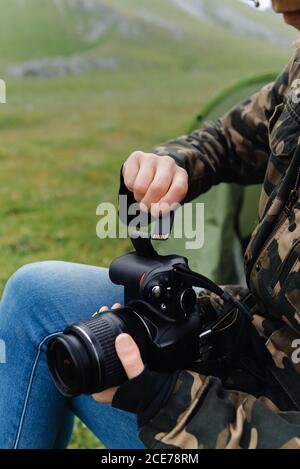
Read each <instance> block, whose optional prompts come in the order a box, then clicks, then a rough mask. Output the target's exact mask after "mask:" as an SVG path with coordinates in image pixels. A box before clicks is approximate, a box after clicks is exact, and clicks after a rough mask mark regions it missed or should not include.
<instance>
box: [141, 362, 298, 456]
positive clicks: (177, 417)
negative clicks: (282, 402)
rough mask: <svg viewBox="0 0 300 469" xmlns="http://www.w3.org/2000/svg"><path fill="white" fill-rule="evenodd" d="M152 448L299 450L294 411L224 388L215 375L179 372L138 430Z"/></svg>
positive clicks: (295, 413) (296, 419) (143, 439)
mask: <svg viewBox="0 0 300 469" xmlns="http://www.w3.org/2000/svg"><path fill="white" fill-rule="evenodd" d="M140 438H141V439H142V441H143V442H144V444H145V445H146V446H147V447H149V448H156V449H178V448H181V449H203V448H208V449H212V448H216V449H260V448H261V449H262V448H272V449H277V448H286V449H287V448H290V449H292V448H294V449H300V413H299V412H298V413H297V412H280V411H279V409H278V408H277V407H276V406H275V404H273V403H272V402H271V401H270V400H268V399H261V400H260V399H256V398H255V397H253V396H251V395H248V394H245V393H241V392H238V391H228V390H225V389H224V388H223V387H222V383H221V381H220V380H219V379H217V378H214V377H203V376H201V375H199V374H197V373H194V372H190V371H183V372H181V373H180V375H179V378H178V381H177V384H176V386H175V388H174V391H173V394H172V396H171V398H170V399H169V401H168V403H167V405H166V406H165V407H164V408H163V409H162V410H160V412H159V413H158V414H157V415H156V416H155V417H154V418H153V419H152V420H151V421H150V422H149V423H148V424H147V425H145V426H144V427H142V429H141V431H140Z"/></svg>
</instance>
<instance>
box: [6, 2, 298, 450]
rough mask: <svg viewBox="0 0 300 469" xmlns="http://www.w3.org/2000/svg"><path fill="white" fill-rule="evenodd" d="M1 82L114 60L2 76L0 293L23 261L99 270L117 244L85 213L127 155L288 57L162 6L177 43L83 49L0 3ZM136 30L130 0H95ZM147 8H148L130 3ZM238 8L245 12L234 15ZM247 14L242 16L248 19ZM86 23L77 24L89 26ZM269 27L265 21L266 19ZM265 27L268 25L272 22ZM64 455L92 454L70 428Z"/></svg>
mask: <svg viewBox="0 0 300 469" xmlns="http://www.w3.org/2000/svg"><path fill="white" fill-rule="evenodd" d="M4 1H5V5H6V7H5V8H3V9H2V8H1V11H2V12H3V15H2V22H3V28H2V30H1V33H0V34H1V36H0V38H1V41H0V71H1V73H0V75H1V76H2V77H5V69H6V67H7V66H9V65H11V64H14V63H16V62H18V61H23V60H29V59H31V58H41V57H46V56H55V55H69V54H72V53H75V52H76V53H79V52H80V53H82V54H87V55H90V56H107V57H109V56H113V57H117V58H118V60H120V63H121V65H120V66H119V67H118V69H117V70H114V71H101V72H100V71H98V72H96V71H94V72H92V71H91V72H89V73H87V74H85V75H81V76H69V77H64V78H53V79H47V80H46V79H37V78H35V79H30V78H27V79H23V80H13V79H7V100H8V103H7V104H6V105H5V106H1V108H0V112H1V114H0V134H1V146H0V167H1V170H0V220H1V223H0V239H1V243H0V262H1V264H0V265H1V268H0V291H1V290H2V288H3V287H4V284H5V282H6V280H7V278H8V277H9V276H10V275H11V274H12V273H13V272H14V271H15V270H16V269H17V268H18V267H20V266H22V265H23V264H25V263H28V262H33V261H39V260H45V259H62V260H67V261H73V262H81V263H86V264H97V265H104V266H108V265H109V263H110V262H111V260H112V259H113V258H114V257H116V256H117V255H120V254H121V253H123V252H124V251H125V250H126V249H127V247H128V245H129V244H128V242H127V241H114V240H109V241H105V242H103V241H101V240H99V239H97V237H96V232H95V229H96V223H97V217H96V214H95V212H96V207H97V205H98V204H99V203H100V202H104V201H106V202H109V201H115V200H116V195H117V187H118V172H119V168H120V165H121V163H122V161H123V160H124V159H125V158H126V157H127V156H128V155H129V153H130V152H132V151H133V150H136V149H143V150H150V149H151V148H152V147H153V145H154V144H156V143H158V142H161V141H164V140H166V139H167V138H170V137H173V136H176V135H180V134H182V133H183V132H184V131H185V130H186V129H187V128H188V127H189V125H190V122H191V121H192V120H193V118H194V116H195V115H196V114H197V113H198V112H199V111H200V109H201V107H202V106H203V105H204V104H205V103H207V101H208V100H209V99H210V97H212V96H214V95H215V94H216V93H218V92H219V91H220V90H222V89H223V87H224V86H226V85H228V84H229V83H231V82H232V81H234V80H238V79H240V78H244V77H247V76H249V75H253V74H256V73H260V72H266V71H273V70H280V69H281V68H282V66H283V65H284V64H285V62H286V61H287V59H288V57H289V55H290V51H288V50H285V49H284V48H280V47H276V46H275V45H271V44H269V43H267V42H265V41H262V40H259V39H255V38H253V39H251V40H249V39H248V38H247V37H245V36H239V35H234V34H233V33H232V32H231V31H229V30H228V29H226V28H222V27H220V28H217V27H214V26H211V25H208V24H206V23H205V22H203V23H201V24H199V22H198V23H197V22H196V20H193V19H192V18H191V17H189V16H187V15H186V16H185V15H183V14H180V12H179V11H178V10H176V9H174V11H173V10H170V9H169V10H168V9H167V8H166V4H165V3H164V2H162V1H158V0H156V1H153V2H151V11H152V13H153V14H159V12H163V15H162V16H163V17H164V16H167V17H168V19H169V20H172V21H173V22H174V23H176V22H177V23H178V24H179V25H180V28H179V29H180V30H182V31H183V32H182V35H183V36H182V38H181V39H178V38H177V39H174V38H172V37H170V33H169V32H168V31H163V30H161V29H160V28H157V27H155V26H153V25H150V24H149V23H147V24H146V25H145V26H144V27H143V32H142V36H141V37H140V40H134V38H128V39H127V40H125V39H123V40H121V38H120V37H119V36H118V34H116V33H115V31H114V30H111V31H109V32H108V33H107V34H106V36H105V37H102V38H101V39H99V40H98V41H95V42H92V43H87V42H86V41H84V40H83V39H82V37H81V35H80V34H79V32H78V31H79V29H78V28H76V27H75V26H74V25H75V24H76V22H77V21H78V18H77V16H76V15H75V13H74V11H73V10H72V11H69V10H68V9H67V7H63V8H62V9H60V10H59V12H60V13H59V14H58V13H57V10H56V9H55V8H56V7H54V6H53V4H52V2H50V1H46V0H43V7H41V2H40V0H28V1H27V2H24V5H23V6H20V5H21V4H20V3H19V2H17V1H16V0H10V2H9V5H8V3H7V1H6V0H0V6H2V4H4ZM102 3H106V4H107V5H110V7H111V8H114V9H115V10H114V12H115V13H114V14H116V11H117V14H118V15H119V16H118V17H121V16H123V17H124V18H126V21H130V22H133V23H135V22H136V23H138V21H141V20H139V16H138V12H137V11H136V10H135V9H134V5H136V2H135V3H134V1H133V0H128V1H124V2H123V1H122V2H121V1H117V0H114V1H110V2H108V1H107V2H102ZM139 7H140V8H142V7H143V9H144V10H147V8H148V7H149V2H146V1H145V0H143V1H141V2H139ZM242 8H246V7H243V6H242ZM252 14H253V13H252V11H251V15H252ZM88 20H89V19H88V18H85V19H84V21H88ZM270 21H273V20H272V19H270V18H269V17H268V22H270ZM276 28H278V26H277V23H276ZM71 446H72V447H77V448H78V447H100V443H99V442H98V441H97V440H96V439H95V438H94V437H93V436H92V435H90V434H89V433H88V432H87V431H86V430H85V429H84V428H83V426H82V425H81V424H79V423H77V426H76V432H75V434H74V437H73V440H72V444H71Z"/></svg>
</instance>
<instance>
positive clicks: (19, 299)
mask: <svg viewBox="0 0 300 469" xmlns="http://www.w3.org/2000/svg"><path fill="white" fill-rule="evenodd" d="M123 298H124V296H123V287H121V286H117V285H114V284H113V283H112V282H111V281H110V279H109V276H108V270H107V269H103V268H98V267H91V266H86V265H79V264H72V263H66V262H56V261H52V262H40V263H35V264H29V265H26V266H24V267H22V268H21V269H19V270H18V271H17V272H16V273H15V274H14V275H13V276H12V277H11V278H10V279H9V281H8V282H7V285H6V288H5V290H4V294H3V297H2V301H1V303H0V340H2V341H4V342H5V346H6V363H5V364H3V363H0V386H1V388H0V448H37V449H38V448H64V447H66V446H67V445H68V442H69V439H70V436H71V434H72V428H73V420H74V415H77V416H78V417H79V418H80V419H81V420H82V421H83V422H84V423H85V424H86V425H87V426H88V427H89V428H90V429H91V430H92V432H93V433H94V434H95V435H96V436H97V437H98V438H99V439H100V440H101V441H102V442H103V443H104V445H105V446H106V447H108V448H111V449H114V448H122V449H132V448H143V447H144V446H143V444H142V443H141V441H140V440H139V439H138V435H137V423H136V417H135V416H134V415H133V414H129V413H127V412H122V411H119V410H117V409H114V408H112V407H111V406H109V405H104V404H98V403H96V402H95V401H94V400H93V398H92V397H91V396H80V397H77V398H74V399H66V398H64V397H63V396H62V395H61V394H60V393H59V392H58V391H57V389H56V388H55V386H54V384H53V382H52V379H51V377H50V374H49V371H48V367H47V363H46V353H45V352H46V344H47V341H48V339H49V338H50V337H51V336H52V335H53V334H56V333H57V332H61V331H62V330H63V329H64V328H65V327H66V326H68V325H70V324H72V323H74V322H76V321H79V320H81V319H85V318H89V317H90V316H91V315H92V314H93V313H94V312H95V311H96V310H98V309H99V307H100V306H103V305H108V306H109V307H110V306H111V305H112V304H113V303H116V302H119V303H121V304H123V302H124V299H123ZM2 343H3V342H2Z"/></svg>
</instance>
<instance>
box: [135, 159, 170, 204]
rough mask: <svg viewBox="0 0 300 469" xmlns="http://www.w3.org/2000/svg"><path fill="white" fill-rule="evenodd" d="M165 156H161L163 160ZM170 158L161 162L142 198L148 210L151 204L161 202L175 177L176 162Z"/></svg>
mask: <svg viewBox="0 0 300 469" xmlns="http://www.w3.org/2000/svg"><path fill="white" fill-rule="evenodd" d="M162 160H163V158H161V161H162ZM172 161H173V163H172V162H171V161H169V160H167V161H164V162H161V163H160V164H159V166H158V168H157V171H156V175H155V177H154V179H153V181H152V183H151V184H150V186H149V189H148V190H147V192H146V194H145V196H144V197H143V199H142V200H141V203H142V204H143V205H146V207H147V208H148V210H150V208H151V204H153V203H156V202H159V201H160V200H161V198H162V197H163V196H164V195H165V194H167V192H168V190H169V188H170V186H171V184H172V181H173V177H174V170H175V162H174V160H172Z"/></svg>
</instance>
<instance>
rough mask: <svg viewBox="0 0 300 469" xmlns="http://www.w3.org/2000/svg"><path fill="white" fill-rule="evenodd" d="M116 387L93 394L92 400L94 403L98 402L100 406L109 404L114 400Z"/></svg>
mask: <svg viewBox="0 0 300 469" xmlns="http://www.w3.org/2000/svg"><path fill="white" fill-rule="evenodd" d="M117 389H118V387H114V388H110V389H107V390H106V391H102V392H98V393H96V394H93V398H94V399H95V401H97V402H100V403H102V404H111V403H112V400H113V398H114V395H115V394H116V392H117Z"/></svg>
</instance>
